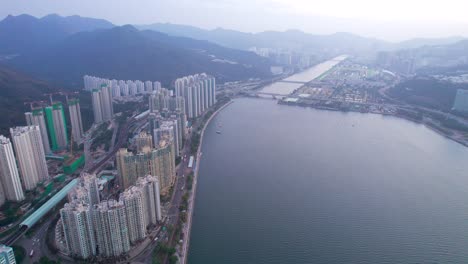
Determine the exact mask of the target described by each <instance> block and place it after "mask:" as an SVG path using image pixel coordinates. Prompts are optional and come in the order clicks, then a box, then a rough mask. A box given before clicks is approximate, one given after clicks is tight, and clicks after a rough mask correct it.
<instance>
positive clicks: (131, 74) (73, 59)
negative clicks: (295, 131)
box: [9, 26, 270, 87]
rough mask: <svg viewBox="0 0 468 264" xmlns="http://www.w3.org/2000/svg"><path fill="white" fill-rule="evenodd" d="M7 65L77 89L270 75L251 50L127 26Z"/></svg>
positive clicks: (71, 38) (73, 40)
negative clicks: (89, 82)
mask: <svg viewBox="0 0 468 264" xmlns="http://www.w3.org/2000/svg"><path fill="white" fill-rule="evenodd" d="M9 63H11V64H12V65H14V66H15V67H16V68H18V69H21V70H24V71H26V72H28V73H30V74H33V75H34V76H37V77H39V78H42V79H46V80H49V81H53V82H57V83H60V84H63V85H67V86H73V87H80V86H82V82H83V81H82V77H83V75H85V74H92V75H96V76H101V77H106V78H115V79H124V80H127V79H129V80H135V79H139V80H154V81H155V80H159V81H162V82H163V84H165V85H170V83H171V82H172V81H173V80H175V79H176V78H177V77H180V76H184V75H188V74H193V73H199V72H207V73H210V74H212V75H214V76H216V77H217V78H218V79H219V81H220V82H224V81H232V80H240V79H246V78H252V77H265V76H269V74H270V71H269V66H270V64H269V63H268V61H267V60H266V59H264V58H262V57H260V56H257V55H256V54H254V53H252V52H246V51H237V50H233V49H229V48H224V47H221V46H218V45H215V44H212V43H209V42H206V41H198V40H193V39H187V38H180V37H172V36H168V35H166V34H163V33H158V32H152V31H139V30H137V29H136V28H134V27H132V26H123V27H114V28H112V29H107V30H97V31H93V32H79V33H76V34H73V35H71V36H68V37H67V38H65V39H64V40H63V41H59V42H57V43H55V44H53V45H51V46H49V47H47V48H46V49H43V50H42V51H41V52H34V53H31V54H28V56H18V57H15V58H14V59H13V60H11V61H9ZM43 65H47V67H44V66H43Z"/></svg>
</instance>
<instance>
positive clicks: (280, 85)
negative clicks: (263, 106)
mask: <svg viewBox="0 0 468 264" xmlns="http://www.w3.org/2000/svg"><path fill="white" fill-rule="evenodd" d="M346 58H347V56H346V55H341V56H338V57H335V58H333V59H330V60H327V61H325V62H322V63H319V64H317V65H315V66H313V67H310V68H309V69H307V70H305V71H303V72H300V73H297V74H294V75H292V76H289V77H288V78H286V79H284V81H286V82H275V83H272V84H270V85H267V86H265V87H264V88H263V89H262V90H261V91H260V93H267V94H275V95H288V94H290V93H292V92H294V90H296V89H298V88H300V87H301V86H303V85H304V84H305V83H307V82H310V81H312V80H315V79H317V78H318V77H320V76H321V75H323V74H324V73H326V72H327V71H329V70H331V69H332V68H333V67H335V66H336V65H337V64H339V63H341V62H342V61H344V60H346Z"/></svg>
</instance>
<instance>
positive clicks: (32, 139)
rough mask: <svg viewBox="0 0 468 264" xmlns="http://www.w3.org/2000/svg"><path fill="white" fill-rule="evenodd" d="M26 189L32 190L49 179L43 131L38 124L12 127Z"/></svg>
mask: <svg viewBox="0 0 468 264" xmlns="http://www.w3.org/2000/svg"><path fill="white" fill-rule="evenodd" d="M10 133H11V137H12V139H13V145H14V149H15V152H16V158H17V159H18V165H19V168H20V175H21V179H22V183H23V186H24V189H26V190H32V189H34V188H35V187H36V186H37V184H38V183H39V182H42V181H45V180H47V179H49V172H48V170H47V163H46V159H45V153H44V147H43V144H42V138H41V132H40V131H39V127H38V126H25V127H16V128H11V129H10Z"/></svg>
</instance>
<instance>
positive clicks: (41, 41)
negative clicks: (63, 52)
mask: <svg viewBox="0 0 468 264" xmlns="http://www.w3.org/2000/svg"><path fill="white" fill-rule="evenodd" d="M112 27H114V25H113V24H112V23H110V22H108V21H106V20H102V19H94V18H84V17H80V16H69V17H61V16H59V15H55V14H52V15H48V16H45V17H43V18H36V17H33V16H30V15H19V16H12V15H9V16H8V17H6V18H5V19H4V20H2V21H0V39H1V40H2V41H0V55H8V54H25V53H34V52H37V51H39V50H41V49H43V48H45V47H47V46H49V45H51V44H53V43H56V42H58V41H62V40H64V39H65V38H66V37H67V36H69V35H72V34H75V33H77V32H81V31H93V30H96V29H108V28H112Z"/></svg>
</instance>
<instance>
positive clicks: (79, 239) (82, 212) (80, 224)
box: [60, 201, 96, 259]
mask: <svg viewBox="0 0 468 264" xmlns="http://www.w3.org/2000/svg"><path fill="white" fill-rule="evenodd" d="M60 216H61V219H62V225H63V234H64V237H65V244H66V247H67V251H68V253H69V254H70V255H71V256H75V257H79V258H83V259H87V258H90V257H92V256H95V255H96V236H95V234H94V228H93V217H92V210H91V206H90V205H88V204H85V203H82V202H80V201H73V202H71V203H67V204H65V206H64V207H63V208H62V209H61V210H60Z"/></svg>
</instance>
